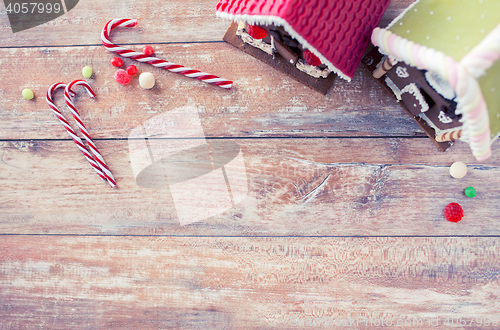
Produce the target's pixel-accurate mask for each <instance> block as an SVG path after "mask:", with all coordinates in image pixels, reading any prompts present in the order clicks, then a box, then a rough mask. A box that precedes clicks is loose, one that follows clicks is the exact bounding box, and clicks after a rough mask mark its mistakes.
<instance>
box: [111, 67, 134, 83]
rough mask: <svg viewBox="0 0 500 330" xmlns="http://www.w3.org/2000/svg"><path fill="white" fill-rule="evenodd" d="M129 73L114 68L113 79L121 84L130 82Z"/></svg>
mask: <svg viewBox="0 0 500 330" xmlns="http://www.w3.org/2000/svg"><path fill="white" fill-rule="evenodd" d="M130 79H131V77H130V75H129V74H128V73H127V71H125V70H123V69H119V70H116V72H115V80H116V82H117V83H119V84H121V85H126V84H128V83H129V82H130Z"/></svg>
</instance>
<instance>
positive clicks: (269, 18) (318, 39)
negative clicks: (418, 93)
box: [216, 0, 390, 80]
mask: <svg viewBox="0 0 500 330" xmlns="http://www.w3.org/2000/svg"><path fill="white" fill-rule="evenodd" d="M389 2H390V0H219V3H218V4H217V7H216V11H217V16H219V17H222V18H227V19H232V20H243V21H245V22H248V23H249V24H271V23H272V24H274V25H279V26H282V27H283V28H284V29H285V30H286V31H287V32H288V33H289V34H290V35H291V36H292V37H293V38H295V39H297V40H298V41H299V42H300V43H301V44H302V45H303V46H304V47H305V48H307V49H309V50H310V51H312V52H313V53H314V54H315V55H316V56H318V57H319V58H320V59H321V60H322V62H323V63H325V64H327V65H328V67H329V68H330V70H332V71H334V72H335V73H337V74H338V75H339V76H341V77H343V78H345V79H347V80H350V78H352V77H353V76H354V72H355V71H356V68H357V67H358V65H359V63H360V62H361V58H362V57H363V54H364V51H365V50H366V46H367V45H368V42H369V41H370V36H371V33H372V31H373V29H374V28H375V27H377V26H378V24H379V22H380V19H381V18H382V15H383V14H384V12H385V10H386V9H387V6H388V5H389Z"/></svg>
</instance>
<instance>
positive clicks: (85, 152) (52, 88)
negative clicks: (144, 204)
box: [46, 83, 106, 180]
mask: <svg viewBox="0 0 500 330" xmlns="http://www.w3.org/2000/svg"><path fill="white" fill-rule="evenodd" d="M65 87H66V85H65V84H63V83H55V84H53V85H52V86H50V87H49V89H48V90H47V97H46V100H47V103H48V104H49V106H50V108H51V109H52V112H54V114H55V115H56V117H57V119H59V121H60V122H61V124H62V125H63V126H64V128H65V129H66V131H67V132H68V134H69V136H71V138H72V139H73V141H74V142H75V143H76V145H77V146H78V148H79V149H80V150H81V151H82V153H83V155H84V156H85V158H86V159H87V160H88V162H89V163H90V165H91V166H92V167H93V168H94V170H95V171H96V172H97V174H98V175H99V176H100V177H101V179H103V180H106V177H105V176H104V173H102V171H101V168H100V167H99V165H97V163H96V162H95V161H94V159H93V158H92V155H91V154H90V153H89V151H88V150H87V148H85V145H84V144H83V142H82V140H81V139H80V138H79V137H78V135H76V133H75V131H74V130H73V128H71V126H70V125H69V123H68V121H67V120H66V118H64V116H63V115H62V113H61V112H60V111H59V109H57V107H56V105H55V104H54V101H53V97H52V95H53V94H54V92H55V91H56V90H57V89H58V88H65Z"/></svg>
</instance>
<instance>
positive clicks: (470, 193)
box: [464, 187, 477, 198]
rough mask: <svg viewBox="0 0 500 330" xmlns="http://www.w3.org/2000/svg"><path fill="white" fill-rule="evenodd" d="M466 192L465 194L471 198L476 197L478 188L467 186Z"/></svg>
mask: <svg viewBox="0 0 500 330" xmlns="http://www.w3.org/2000/svg"><path fill="white" fill-rule="evenodd" d="M464 193H465V196H467V197H469V198H472V197H476V194H477V193H476V189H474V187H467V188H465V190H464Z"/></svg>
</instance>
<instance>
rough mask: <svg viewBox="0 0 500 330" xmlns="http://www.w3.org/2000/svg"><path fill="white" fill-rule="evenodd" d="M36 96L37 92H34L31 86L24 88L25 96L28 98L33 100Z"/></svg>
mask: <svg viewBox="0 0 500 330" xmlns="http://www.w3.org/2000/svg"><path fill="white" fill-rule="evenodd" d="M34 97H35V94H34V93H33V91H32V90H31V89H29V88H25V89H23V98H25V99H26V100H31V99H33V98H34Z"/></svg>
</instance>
